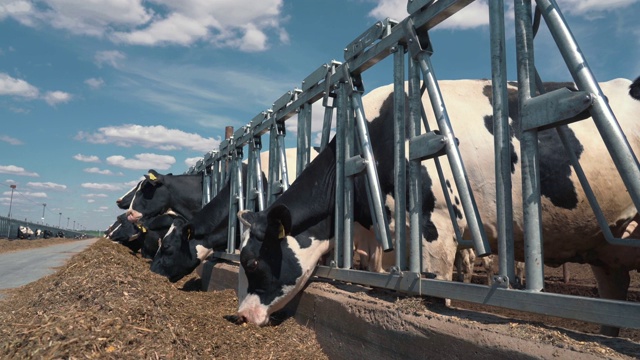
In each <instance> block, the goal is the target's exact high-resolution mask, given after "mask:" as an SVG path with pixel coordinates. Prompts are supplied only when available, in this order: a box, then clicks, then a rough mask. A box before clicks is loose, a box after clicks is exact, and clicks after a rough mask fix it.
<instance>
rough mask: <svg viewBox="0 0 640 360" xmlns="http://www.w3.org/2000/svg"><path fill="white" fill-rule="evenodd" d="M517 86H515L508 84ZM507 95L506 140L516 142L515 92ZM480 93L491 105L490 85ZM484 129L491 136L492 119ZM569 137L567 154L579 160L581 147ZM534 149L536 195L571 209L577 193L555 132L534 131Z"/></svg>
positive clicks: (513, 155) (557, 85)
mask: <svg viewBox="0 0 640 360" xmlns="http://www.w3.org/2000/svg"><path fill="white" fill-rule="evenodd" d="M509 84H511V85H513V86H517V83H509ZM544 86H545V90H546V91H552V90H555V89H559V88H562V87H568V88H570V89H573V90H575V87H574V86H573V84H571V83H545V84H544ZM507 93H508V96H507V97H508V107H509V117H510V118H511V121H512V122H511V125H510V127H509V132H510V137H511V138H513V136H514V135H515V136H516V138H517V139H518V140H520V135H521V133H522V131H521V125H520V116H519V107H518V92H517V90H516V89H513V88H510V89H508V91H507ZM483 94H484V96H486V97H487V98H488V99H489V103H490V104H491V103H492V102H493V93H492V88H491V86H490V85H487V86H485V87H484V89H483ZM585 116H589V115H588V113H586V114H585V113H584V112H583V113H581V114H579V115H577V116H576V119H584V118H585ZM484 123H485V127H486V128H487V130H489V132H490V133H491V134H492V135H493V116H492V115H487V116H485V117H484ZM567 133H568V134H569V151H572V152H573V153H574V154H575V156H576V157H577V158H578V159H580V156H581V154H582V152H583V151H584V148H583V146H582V144H581V143H580V141H579V140H578V138H576V136H575V133H574V132H573V130H571V129H568V132H567ZM510 146H511V159H512V161H511V172H512V173H513V172H514V171H515V164H516V162H517V155H516V153H515V151H514V149H513V143H511V145H510ZM538 149H539V158H540V192H541V194H542V196H545V197H547V198H549V200H550V201H551V203H552V204H553V205H555V206H557V207H561V208H565V209H574V208H575V207H576V206H577V205H578V194H577V191H576V188H575V186H574V184H573V182H572V181H571V178H570V177H571V171H572V169H571V161H570V160H569V157H568V156H567V153H566V149H565V148H564V146H563V144H562V142H561V141H560V138H559V136H558V133H557V131H556V130H555V129H549V130H543V131H539V132H538Z"/></svg>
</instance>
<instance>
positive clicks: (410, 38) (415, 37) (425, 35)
mask: <svg viewBox="0 0 640 360" xmlns="http://www.w3.org/2000/svg"><path fill="white" fill-rule="evenodd" d="M404 26H405V28H404V30H405V32H406V34H407V49H408V50H409V54H410V55H411V58H413V59H418V56H419V55H420V54H421V53H422V52H423V51H426V52H427V54H428V55H429V56H431V55H432V54H433V47H432V46H431V40H430V39H429V32H428V31H420V33H419V34H418V33H417V32H416V28H415V27H414V26H413V20H412V19H411V18H408V19H407V20H406V21H405V22H404Z"/></svg>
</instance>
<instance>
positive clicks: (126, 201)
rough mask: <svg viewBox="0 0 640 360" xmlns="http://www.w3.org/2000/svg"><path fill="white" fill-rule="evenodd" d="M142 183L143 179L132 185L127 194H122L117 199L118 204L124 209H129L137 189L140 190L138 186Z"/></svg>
mask: <svg viewBox="0 0 640 360" xmlns="http://www.w3.org/2000/svg"><path fill="white" fill-rule="evenodd" d="M140 183H142V181H139V182H138V183H137V184H136V186H134V187H132V188H131V190H129V191H127V193H126V194H124V195H122V196H120V197H119V198H118V199H117V200H116V205H117V206H118V207H119V208H120V209H123V210H127V209H129V207H130V206H131V200H133V195H135V193H136V191H137V190H138V187H139V186H140Z"/></svg>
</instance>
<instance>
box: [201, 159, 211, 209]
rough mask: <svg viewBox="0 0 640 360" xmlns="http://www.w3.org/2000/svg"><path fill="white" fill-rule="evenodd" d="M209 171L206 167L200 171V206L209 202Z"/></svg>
mask: <svg viewBox="0 0 640 360" xmlns="http://www.w3.org/2000/svg"><path fill="white" fill-rule="evenodd" d="M211 175H212V174H211V169H209V168H208V167H205V168H204V171H202V206H205V205H206V204H207V203H208V202H209V201H211Z"/></svg>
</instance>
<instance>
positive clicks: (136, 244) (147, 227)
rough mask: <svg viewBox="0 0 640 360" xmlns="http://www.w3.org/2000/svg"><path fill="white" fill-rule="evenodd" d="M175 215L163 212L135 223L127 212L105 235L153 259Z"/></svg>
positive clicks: (134, 251)
mask: <svg viewBox="0 0 640 360" xmlns="http://www.w3.org/2000/svg"><path fill="white" fill-rule="evenodd" d="M174 217H175V216H174V215H173V214H171V213H169V214H162V215H158V216H155V217H153V218H151V219H146V220H144V221H143V222H141V223H138V224H133V223H131V222H130V221H128V219H127V214H126V213H123V214H121V215H119V216H118V217H117V218H116V221H115V222H114V223H113V225H111V226H110V227H109V228H108V229H107V231H106V232H105V235H106V237H107V238H108V239H111V240H112V241H114V242H117V243H119V244H122V245H124V246H126V247H127V248H129V249H130V250H131V251H132V252H133V253H134V254H135V253H137V252H138V251H140V254H141V255H142V257H143V258H145V259H153V256H154V255H155V253H156V252H157V250H158V243H159V241H160V239H161V238H162V237H163V236H164V235H165V234H166V232H167V231H168V230H169V227H170V226H171V224H172V222H173V219H174Z"/></svg>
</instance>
